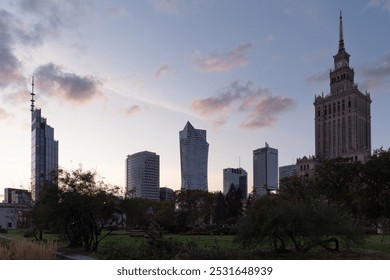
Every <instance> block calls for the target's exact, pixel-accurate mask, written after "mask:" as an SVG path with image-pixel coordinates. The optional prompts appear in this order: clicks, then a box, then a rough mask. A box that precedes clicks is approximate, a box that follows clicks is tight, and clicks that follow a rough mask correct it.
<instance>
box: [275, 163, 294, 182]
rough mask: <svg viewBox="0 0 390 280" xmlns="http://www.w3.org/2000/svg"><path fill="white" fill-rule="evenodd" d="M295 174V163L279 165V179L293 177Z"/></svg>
mask: <svg viewBox="0 0 390 280" xmlns="http://www.w3.org/2000/svg"><path fill="white" fill-rule="evenodd" d="M296 175H297V166H296V164H291V165H284V166H280V167H279V180H282V179H284V178H288V177H294V176H296Z"/></svg>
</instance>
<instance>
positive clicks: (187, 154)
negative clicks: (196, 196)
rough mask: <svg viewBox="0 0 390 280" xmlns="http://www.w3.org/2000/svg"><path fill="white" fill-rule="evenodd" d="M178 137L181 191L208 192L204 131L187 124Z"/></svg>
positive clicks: (206, 144) (206, 145) (207, 145)
mask: <svg viewBox="0 0 390 280" xmlns="http://www.w3.org/2000/svg"><path fill="white" fill-rule="evenodd" d="M179 136H180V168H181V189H182V190H201V191H208V180H207V161H208V154H209V143H207V141H206V130H203V129H195V128H194V127H193V126H192V124H191V123H190V122H187V124H186V126H185V127H184V129H183V130H182V131H180V132H179Z"/></svg>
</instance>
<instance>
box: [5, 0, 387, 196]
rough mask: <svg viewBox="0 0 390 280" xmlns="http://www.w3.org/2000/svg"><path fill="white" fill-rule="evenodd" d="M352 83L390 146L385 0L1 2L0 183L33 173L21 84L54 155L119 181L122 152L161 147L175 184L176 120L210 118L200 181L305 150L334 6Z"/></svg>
mask: <svg viewBox="0 0 390 280" xmlns="http://www.w3.org/2000/svg"><path fill="white" fill-rule="evenodd" d="M340 10H342V11H343V26H344V39H345V47H346V50H347V52H349V54H350V55H351V58H350V64H351V66H352V67H353V68H354V69H355V82H356V83H358V85H359V88H360V90H361V91H363V92H365V91H366V90H367V91H369V92H370V93H371V97H372V107H371V109H372V147H373V148H379V147H381V146H383V147H385V148H387V147H389V145H390V131H389V125H388V123H387V122H388V121H389V110H388V106H389V105H388V104H390V36H389V28H390V1H389V0H354V1H352V0H351V1H346V0H345V1H316V0H300V1H292V0H278V1H266V0H264V1H260V0H242V1H236V0H143V1H141V0H140V1H137V0H134V1H119V0H113V1H108V0H107V1H92V0H91V1H88V0H87V1H79V0H68V1H60V0H19V1H7V0H4V1H1V4H0V137H1V138H0V141H1V145H0V193H1V194H2V193H3V188H6V187H20V186H21V187H23V188H25V189H29V185H30V161H31V160H30V153H31V151H30V141H31V140H30V134H31V132H30V111H29V109H30V107H29V105H30V102H29V100H30V96H29V92H30V90H31V77H32V76H34V77H35V93H36V106H37V107H39V108H41V109H42V115H43V116H45V117H46V118H47V120H48V123H49V124H50V125H51V126H52V127H54V128H55V138H56V139H57V140H58V141H59V147H60V151H59V164H60V166H61V167H63V168H65V169H76V168H78V167H79V166H80V165H82V166H83V168H84V169H88V170H96V171H97V172H98V173H99V174H100V176H101V177H103V178H104V181H105V182H107V183H110V184H113V185H118V186H121V187H124V185H125V159H126V156H127V155H128V154H132V153H136V152H139V151H144V150H148V151H152V152H155V153H157V154H159V155H160V182H161V186H168V187H171V188H173V189H175V190H177V189H180V184H181V178H180V157H179V131H180V130H182V129H183V128H184V126H185V124H186V122H187V121H190V122H191V123H192V124H193V126H194V127H195V128H201V129H206V130H207V141H208V142H209V144H210V150H209V171H208V172H209V173H208V177H209V190H210V191H219V190H222V185H223V184H222V170H223V168H228V167H234V168H236V167H238V166H239V164H240V165H241V167H242V168H244V169H246V170H247V171H248V176H249V182H248V183H249V187H250V188H251V187H252V176H253V166H252V153H253V150H255V149H257V148H261V147H264V144H265V142H267V143H268V144H269V145H270V146H271V147H273V148H276V149H278V150H279V164H280V165H287V164H293V163H295V162H296V159H297V158H299V157H302V156H305V155H307V156H309V155H313V154H314V108H313V101H314V96H315V95H316V94H317V95H318V94H321V93H322V92H324V94H326V93H328V92H329V70H330V69H331V68H332V67H333V55H334V54H336V52H337V48H338V36H339V34H338V28H339V11H340Z"/></svg>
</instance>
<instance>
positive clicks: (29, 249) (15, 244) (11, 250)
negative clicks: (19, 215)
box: [0, 239, 58, 260]
mask: <svg viewBox="0 0 390 280" xmlns="http://www.w3.org/2000/svg"><path fill="white" fill-rule="evenodd" d="M57 249H58V245H57V243H56V242H52V241H47V242H33V241H28V240H26V239H13V240H10V241H9V242H4V243H3V244H0V260H51V259H56V256H55V253H56V252H57Z"/></svg>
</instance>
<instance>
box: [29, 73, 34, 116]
mask: <svg viewBox="0 0 390 280" xmlns="http://www.w3.org/2000/svg"><path fill="white" fill-rule="evenodd" d="M34 95H35V93H34V76H33V77H32V82H31V100H30V101H31V109H30V111H31V112H34V109H35V105H34V102H35V100H34Z"/></svg>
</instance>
